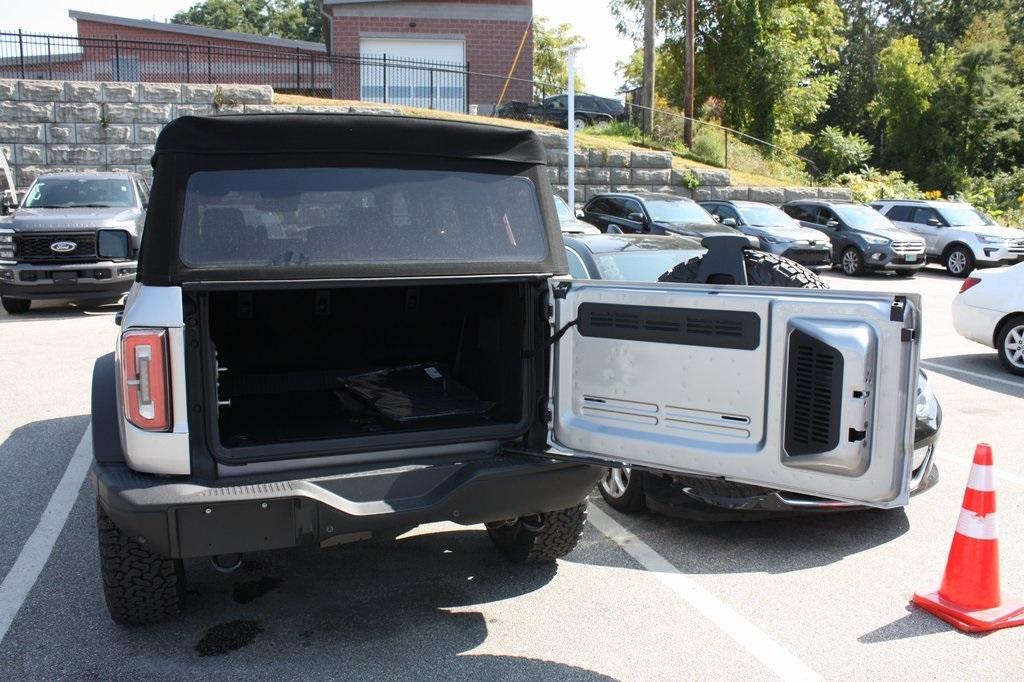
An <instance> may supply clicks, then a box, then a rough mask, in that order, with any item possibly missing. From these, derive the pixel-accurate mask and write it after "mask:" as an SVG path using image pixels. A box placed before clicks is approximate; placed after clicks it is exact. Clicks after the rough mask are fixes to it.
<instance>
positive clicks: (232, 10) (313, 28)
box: [171, 0, 323, 42]
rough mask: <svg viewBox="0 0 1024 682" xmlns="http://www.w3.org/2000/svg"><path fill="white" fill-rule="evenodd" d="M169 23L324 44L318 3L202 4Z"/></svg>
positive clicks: (225, 0)
mask: <svg viewBox="0 0 1024 682" xmlns="http://www.w3.org/2000/svg"><path fill="white" fill-rule="evenodd" d="M171 23H174V24H190V25H192V26H205V27H207V28H219V29H222V30H225V31H239V32H241V33H252V34H254V35H261V36H279V37H281V38H292V39H294V40H309V41H313V42H320V41H322V40H323V23H322V21H321V18H320V9H319V5H318V3H317V0H202V2H197V3H196V4H194V5H192V6H191V7H189V8H188V9H184V10H182V11H180V12H178V13H177V14H175V15H174V16H172V17H171Z"/></svg>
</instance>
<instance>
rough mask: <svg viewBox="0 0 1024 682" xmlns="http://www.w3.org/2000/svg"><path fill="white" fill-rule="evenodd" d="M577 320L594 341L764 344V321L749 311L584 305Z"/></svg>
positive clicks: (720, 345)
mask: <svg viewBox="0 0 1024 682" xmlns="http://www.w3.org/2000/svg"><path fill="white" fill-rule="evenodd" d="M577 319H578V320H579V331H580V334H582V335H583V336H587V337H592V338H593V337H596V338H605V339H620V340H624V341H650V342H653V343H673V344H679V345H683V346H703V347H706V348H729V349H736V350H754V349H756V348H757V347H758V345H760V343H761V318H760V316H759V315H758V314H757V313H752V312H745V311H736V310H707V309H700V310H698V309H696V308H662V307H658V306H634V305H619V304H613V303H584V304H583V305H581V306H580V307H579V312H578V313H577Z"/></svg>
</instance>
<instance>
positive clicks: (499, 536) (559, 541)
mask: <svg viewBox="0 0 1024 682" xmlns="http://www.w3.org/2000/svg"><path fill="white" fill-rule="evenodd" d="M585 525H587V503H586V502H583V503H581V504H578V505H576V506H575V507H569V508H568V509H560V510H558V511H553V512H545V513H543V514H535V515H533V516H524V517H521V518H518V519H516V520H514V521H509V522H504V523H502V522H499V523H489V524H487V534H488V535H489V536H490V537H491V541H492V542H494V544H495V545H496V546H497V548H498V551H499V552H501V553H502V554H503V555H504V556H505V558H506V559H508V560H509V561H512V562H514V563H517V564H546V563H550V562H552V561H554V560H555V559H558V558H561V557H563V556H565V555H566V554H568V553H569V552H571V551H572V550H574V549H576V543H577V542H579V540H580V536H581V535H583V527H584V526H585Z"/></svg>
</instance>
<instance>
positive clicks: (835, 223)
mask: <svg viewBox="0 0 1024 682" xmlns="http://www.w3.org/2000/svg"><path fill="white" fill-rule="evenodd" d="M825 227H836V228H838V227H839V221H838V220H828V221H826V222H825Z"/></svg>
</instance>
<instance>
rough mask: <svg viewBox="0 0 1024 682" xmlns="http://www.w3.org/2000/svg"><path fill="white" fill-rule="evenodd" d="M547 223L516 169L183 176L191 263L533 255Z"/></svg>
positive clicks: (540, 248) (185, 239) (529, 258)
mask: <svg viewBox="0 0 1024 682" xmlns="http://www.w3.org/2000/svg"><path fill="white" fill-rule="evenodd" d="M547 255H548V243H547V232H546V230H545V227H544V222H543V219H542V218H541V214H540V206H539V202H538V197H537V191H536V189H535V187H534V184H533V182H532V181H531V180H530V179H529V178H526V177H522V176H518V175H503V174H498V173H476V172H460V171H436V170H400V169H388V168H279V169H260V170H226V171H202V172H198V173H193V174H192V175H191V177H190V178H189V181H188V185H187V188H186V195H185V210H184V215H183V219H182V228H181V259H182V261H183V262H184V263H186V264H188V265H191V266H203V265H223V264H240V265H261V266H265V267H296V266H303V265H307V264H310V263H319V264H323V263H354V262H375V263H379V262H384V263H410V262H422V261H431V262H437V261H444V262H452V261H464V262H483V261H505V262H520V263H525V262H530V263H534V262H540V261H543V260H544V259H545V258H546V257H547Z"/></svg>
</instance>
